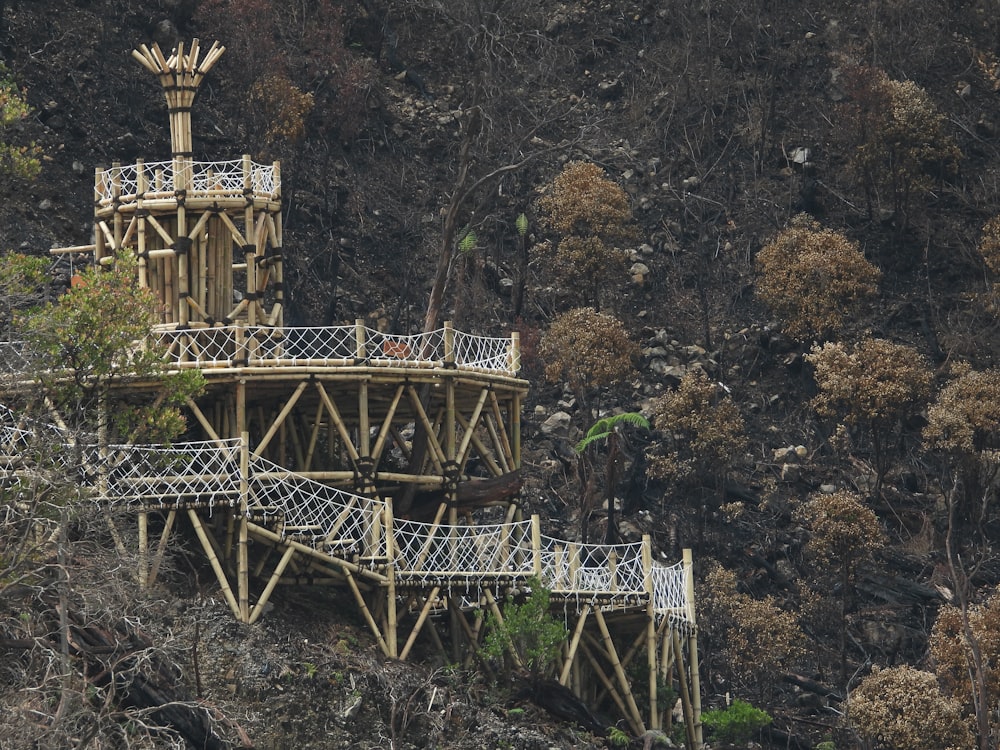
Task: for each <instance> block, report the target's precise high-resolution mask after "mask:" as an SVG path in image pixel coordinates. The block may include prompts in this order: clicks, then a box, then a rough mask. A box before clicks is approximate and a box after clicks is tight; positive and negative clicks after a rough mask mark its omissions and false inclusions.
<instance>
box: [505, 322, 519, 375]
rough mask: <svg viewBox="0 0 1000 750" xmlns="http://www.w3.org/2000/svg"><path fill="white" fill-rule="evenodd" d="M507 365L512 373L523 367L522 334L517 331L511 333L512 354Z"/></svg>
mask: <svg viewBox="0 0 1000 750" xmlns="http://www.w3.org/2000/svg"><path fill="white" fill-rule="evenodd" d="M507 366H508V367H509V368H510V372H511V374H512V375H513V374H514V373H516V372H517V371H518V370H520V369H521V334H520V333H519V332H517V331H513V332H512V333H511V334H510V355H509V361H508V363H507Z"/></svg>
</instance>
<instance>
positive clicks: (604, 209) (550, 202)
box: [532, 162, 632, 305]
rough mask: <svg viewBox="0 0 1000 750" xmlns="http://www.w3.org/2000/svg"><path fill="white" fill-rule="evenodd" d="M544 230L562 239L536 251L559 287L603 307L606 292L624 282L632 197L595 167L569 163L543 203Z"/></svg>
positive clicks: (546, 244) (539, 207) (551, 186)
mask: <svg viewBox="0 0 1000 750" xmlns="http://www.w3.org/2000/svg"><path fill="white" fill-rule="evenodd" d="M538 209H539V213H540V215H541V221H542V224H543V226H545V227H546V228H548V229H551V230H553V231H555V232H557V233H558V234H560V235H562V236H561V238H560V239H559V240H558V241H557V242H554V243H553V242H544V243H540V244H538V245H535V247H534V248H533V249H532V250H533V253H534V254H535V256H536V257H537V258H539V260H540V261H541V266H542V269H543V273H545V274H547V275H548V276H550V277H551V281H552V283H553V285H554V286H556V287H557V288H559V289H561V290H565V291H570V292H572V293H574V294H575V295H576V296H577V299H579V300H581V301H584V302H586V303H588V304H593V305H599V304H600V301H601V292H602V290H604V289H606V288H608V287H610V286H612V285H613V284H614V283H615V282H616V281H620V280H622V279H624V278H625V271H626V268H627V265H626V264H627V261H628V257H627V255H626V253H625V252H624V251H623V250H621V249H619V248H617V247H615V246H614V242H615V241H616V240H621V239H625V238H627V237H629V236H631V234H632V228H631V227H630V223H631V221H632V209H631V207H630V206H629V198H628V194H627V193H626V192H625V191H624V190H623V189H622V188H621V187H620V186H619V185H617V184H616V183H614V182H612V181H611V180H609V179H608V178H607V176H606V175H605V173H604V170H603V169H601V168H600V167H598V166H597V165H595V164H587V163H583V162H570V163H569V164H567V165H566V167H565V168H564V169H563V171H562V172H560V173H559V175H557V176H556V178H555V179H554V180H553V181H552V183H551V184H550V185H549V186H548V187H547V189H546V192H545V194H544V195H543V196H542V197H541V198H539V200H538Z"/></svg>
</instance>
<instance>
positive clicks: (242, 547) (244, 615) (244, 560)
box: [236, 431, 280, 622]
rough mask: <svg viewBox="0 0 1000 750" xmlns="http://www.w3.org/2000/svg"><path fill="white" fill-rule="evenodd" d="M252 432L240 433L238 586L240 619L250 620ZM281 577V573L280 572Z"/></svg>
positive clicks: (243, 620)
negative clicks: (249, 514)
mask: <svg viewBox="0 0 1000 750" xmlns="http://www.w3.org/2000/svg"><path fill="white" fill-rule="evenodd" d="M249 480H250V433H249V432H246V431H244V432H241V433H240V536H239V542H238V543H237V544H238V547H237V554H236V558H237V562H236V570H237V572H236V588H237V590H238V591H239V604H240V620H241V621H242V622H250V574H249V559H248V556H247V543H248V541H249V539H248V533H247V511H248V508H249V504H250V481H249ZM279 577H280V574H279Z"/></svg>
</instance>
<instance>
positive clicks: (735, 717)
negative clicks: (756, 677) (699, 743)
mask: <svg viewBox="0 0 1000 750" xmlns="http://www.w3.org/2000/svg"><path fill="white" fill-rule="evenodd" d="M701 723H702V724H704V725H705V726H706V727H708V730H709V732H711V734H712V737H714V738H715V739H717V740H719V741H720V742H746V741H747V740H749V739H750V738H751V737H752V736H753V734H754V733H755V732H757V731H759V730H760V729H763V728H764V727H766V726H767V725H768V724H770V723H771V717H770V716H769V715H768V714H767V713H765V712H764V711H761V710H760V709H759V708H754V707H753V706H751V705H750V704H749V703H746V702H745V701H741V700H739V699H738V698H737V699H735V700H734V701H733V702H732V703H731V704H730V705H729V707H728V708H716V709H712V710H711V711H706V712H705V713H703V714H702V715H701Z"/></svg>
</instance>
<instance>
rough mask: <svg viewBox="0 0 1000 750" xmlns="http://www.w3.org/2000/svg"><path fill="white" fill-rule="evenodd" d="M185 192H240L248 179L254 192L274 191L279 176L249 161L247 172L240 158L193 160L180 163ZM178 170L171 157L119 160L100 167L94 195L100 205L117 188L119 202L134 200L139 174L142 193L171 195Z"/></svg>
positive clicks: (221, 194) (111, 198)
mask: <svg viewBox="0 0 1000 750" xmlns="http://www.w3.org/2000/svg"><path fill="white" fill-rule="evenodd" d="M183 168H184V172H185V174H184V175H183V176H185V177H186V178H187V179H186V180H185V182H186V183H187V190H188V191H189V194H191V193H194V194H198V193H204V194H206V195H213V196H219V197H226V196H231V197H237V196H242V195H243V189H244V186H245V185H246V183H247V182H249V187H250V189H251V190H252V191H253V192H254V194H255V195H276V194H277V192H278V190H279V189H280V187H281V183H280V177H279V175H278V174H277V172H276V170H275V168H274V166H273V165H270V164H258V163H256V162H251V163H250V172H249V175H247V174H246V173H245V172H244V170H243V160H242V159H232V160H229V161H212V162H206V161H195V162H188V163H187V164H185V165H184V167H183ZM178 174H179V173H178V172H177V171H176V170H175V169H174V163H173V162H172V161H151V162H143V163H142V164H123V165H121V166H117V167H110V168H109V169H105V170H103V171H102V172H101V173H100V175H99V179H98V180H97V182H96V183H95V185H94V192H95V197H96V199H97V201H98V202H100V203H101V204H102V205H108V204H110V203H111V202H113V201H114V198H115V191H116V188H117V192H118V200H119V201H120V202H123V203H128V202H131V201H134V200H136V199H137V198H138V194H139V178H140V176H142V178H143V180H144V182H145V187H146V189H145V191H144V192H143V197H146V198H155V197H163V196H166V195H173V193H174V190H175V189H176V185H177V184H178V183H180V182H181V181H180V180H178V179H177V177H178Z"/></svg>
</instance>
